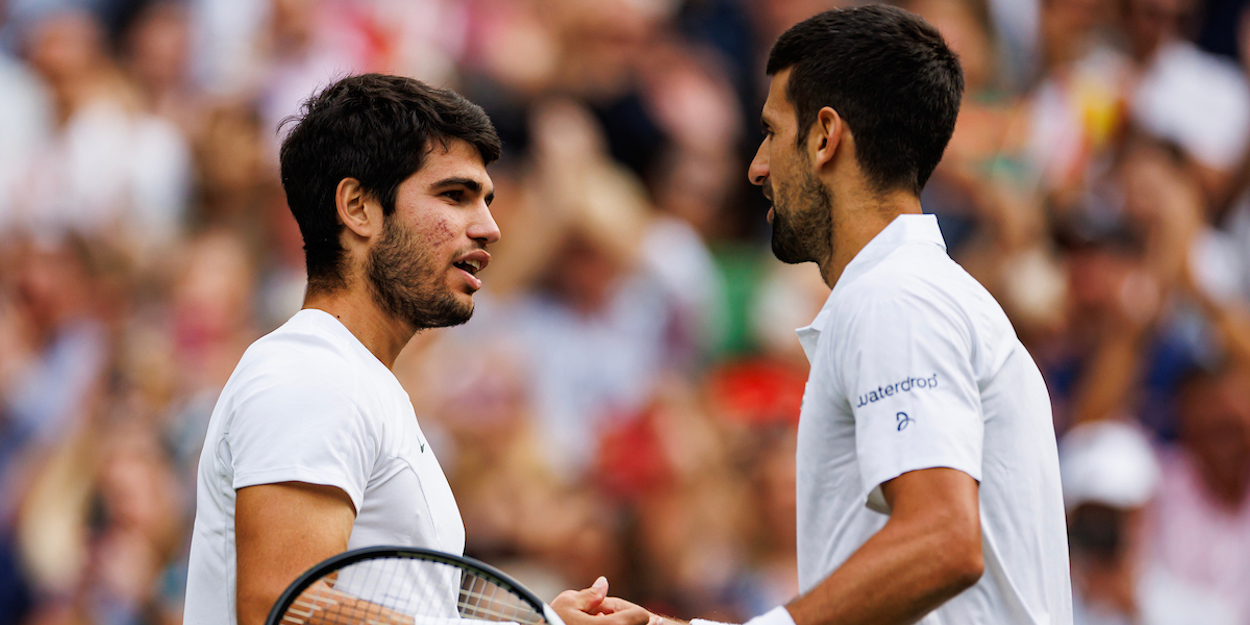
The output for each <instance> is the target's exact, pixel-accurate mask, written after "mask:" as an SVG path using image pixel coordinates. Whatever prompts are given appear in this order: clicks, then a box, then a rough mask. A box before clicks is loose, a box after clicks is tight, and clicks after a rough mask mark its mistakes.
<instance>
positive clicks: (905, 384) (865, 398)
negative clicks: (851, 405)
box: [855, 373, 938, 408]
mask: <svg viewBox="0 0 1250 625" xmlns="http://www.w3.org/2000/svg"><path fill="white" fill-rule="evenodd" d="M937 385H938V376H937V374H936V373H934V374H933V375H931V376H929V377H927V378H907V379H906V380H903V381H902V382H895V383H894V384H887V385H885V386H878V387H877V388H875V389H873V390H870V391H868V392H867V393H865V394H863V395H860V396H859V404H858V405H856V406H855V407H856V408H863V407H864V406H867V405H868V404H875V403H877V402H878V401H881V400H882V399H885V398H886V397H893V396H894V395H899V394H902V393H910V392H912V391H914V390H917V389H930V388H937Z"/></svg>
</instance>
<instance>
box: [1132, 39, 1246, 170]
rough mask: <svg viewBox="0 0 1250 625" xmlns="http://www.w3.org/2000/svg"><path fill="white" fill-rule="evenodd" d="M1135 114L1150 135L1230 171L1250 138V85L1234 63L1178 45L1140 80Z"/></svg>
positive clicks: (1171, 45)
mask: <svg viewBox="0 0 1250 625" xmlns="http://www.w3.org/2000/svg"><path fill="white" fill-rule="evenodd" d="M1132 111H1133V116H1134V117H1135V118H1136V119H1137V121H1139V122H1140V123H1141V124H1142V125H1143V126H1145V127H1146V129H1147V130H1149V131H1150V132H1151V133H1153V134H1155V135H1157V136H1159V137H1163V138H1165V139H1169V140H1171V141H1175V142H1176V143H1177V144H1179V145H1180V146H1181V147H1182V148H1184V149H1185V151H1187V152H1189V153H1190V154H1191V155H1193V156H1194V157H1195V158H1197V159H1198V160H1199V161H1202V162H1203V163H1204V164H1206V165H1208V166H1210V167H1214V168H1217V169H1230V168H1232V167H1234V166H1236V164H1237V162H1238V161H1239V160H1240V159H1241V157H1242V154H1243V153H1244V152H1245V149H1246V137H1247V136H1250V85H1247V83H1246V78H1245V76H1244V75H1243V74H1242V73H1241V70H1240V69H1239V68H1238V67H1237V66H1236V65H1234V64H1233V63H1231V62H1229V61H1227V60H1225V59H1221V58H1219V57H1217V56H1215V55H1212V54H1208V53H1206V52H1203V51H1202V50H1199V49H1198V47H1197V46H1195V45H1194V44H1192V43H1189V42H1187V41H1174V42H1171V43H1169V44H1167V45H1165V46H1164V47H1163V48H1162V49H1160V50H1159V51H1158V53H1157V54H1156V56H1155V59H1154V61H1153V62H1152V63H1151V65H1150V68H1149V69H1147V70H1146V73H1145V75H1143V76H1142V78H1141V81H1140V82H1139V83H1138V86H1137V90H1136V92H1135V93H1134V94H1133V101H1132Z"/></svg>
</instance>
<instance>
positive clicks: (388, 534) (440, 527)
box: [184, 310, 464, 625]
mask: <svg viewBox="0 0 1250 625" xmlns="http://www.w3.org/2000/svg"><path fill="white" fill-rule="evenodd" d="M290 481H298V482H307V483H311V484H323V485H328V486H334V487H337V488H340V489H342V490H343V491H344V492H345V493H347V495H348V496H349V497H351V500H352V504H353V505H354V506H355V508H356V511H357V512H356V519H355V522H354V524H353V526H352V533H351V537H350V538H349V540H348V544H347V546H348V549H356V548H360V547H367V546H371V545H400V546H411V547H425V548H430V549H437V550H440V551H444V552H448V553H454V554H460V553H463V552H464V524H463V522H462V521H461V518H460V510H459V508H457V506H456V500H455V498H454V497H453V496H452V493H451V488H450V486H448V484H447V478H446V477H445V476H444V475H443V470H442V468H441V467H440V466H439V463H438V460H437V459H436V458H435V457H434V452H433V450H432V449H430V446H429V445H428V444H427V442H426V437H425V435H424V434H423V433H422V432H421V427H420V426H419V425H418V424H417V418H416V414H415V413H414V412H413V408H412V403H411V401H410V400H409V398H408V395H407V393H405V392H404V389H403V387H401V386H400V384H399V381H398V380H396V379H395V376H394V374H392V373H391V371H390V370H389V369H387V368H386V366H385V365H383V364H382V363H381V361H379V360H378V359H377V358H375V357H374V356H373V354H372V353H371V352H369V350H368V349H366V348H365V346H364V345H363V344H361V343H360V341H359V340H357V339H356V337H355V336H354V335H353V334H352V333H351V332H350V331H348V329H347V328H345V327H344V326H343V325H342V324H341V323H339V321H338V320H337V319H335V318H334V317H333V316H331V315H329V314H327V313H325V312H323V311H320V310H302V311H300V312H299V313H297V314H296V315H295V316H294V317H292V318H291V319H290V321H288V322H287V323H286V324H284V325H283V326H282V327H280V328H278V329H277V330H275V331H274V332H272V333H271V334H269V335H267V336H265V337H263V338H261V339H260V340H258V341H256V342H255V343H253V344H252V346H251V347H249V348H248V350H247V352H246V353H245V354H244V355H243V358H242V360H241V361H240V362H239V365H238V367H236V368H235V370H234V373H233V374H232V375H231V376H230V380H229V381H228V382H227V383H226V386H225V388H224V389H223V390H222V393H221V397H220V399H218V400H217V406H216V408H214V410H213V416H212V418H211V419H210V420H209V426H208V435H207V436H206V438H205V442H204V451H203V452H202V453H201V454H200V466H199V477H198V489H197V506H196V515H195V527H194V531H193V534H192V539H191V560H190V570H189V572H188V576H187V595H186V609H185V616H184V622H185V623H186V624H187V625H227V624H228V625H234V623H235V622H236V614H235V581H236V580H235V574H236V559H235V556H236V553H235V542H234V513H235V496H236V494H235V491H236V490H237V489H240V488H244V487H247V486H254V485H258V484H271V483H277V482H290Z"/></svg>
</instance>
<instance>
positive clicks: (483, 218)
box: [468, 202, 500, 244]
mask: <svg viewBox="0 0 1250 625" xmlns="http://www.w3.org/2000/svg"><path fill="white" fill-rule="evenodd" d="M468 234H469V238H470V239H473V240H474V241H481V242H482V243H483V244H491V243H494V242H496V241H498V240H499V236H500V233H499V224H496V223H495V216H494V215H492V214H491V212H490V207H489V206H487V205H486V203H485V202H483V203H482V208H481V210H480V211H479V215H478V217H477V219H474V220H473V223H472V224H470V226H469V232H468Z"/></svg>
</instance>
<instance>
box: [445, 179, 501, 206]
mask: <svg viewBox="0 0 1250 625" xmlns="http://www.w3.org/2000/svg"><path fill="white" fill-rule="evenodd" d="M445 187H464V188H466V189H468V190H470V191H472V192H474V193H481V192H482V183H481V182H478V181H477V180H474V179H473V178H465V177H462V176H453V177H451V178H443V179H442V180H439V181H438V182H435V183H434V184H432V185H430V188H432V189H442V188H445ZM494 200H495V191H494V189H492V190H491V192H490V193H488V194H486V205H487V206H490V203H491V202H493V201H494Z"/></svg>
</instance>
